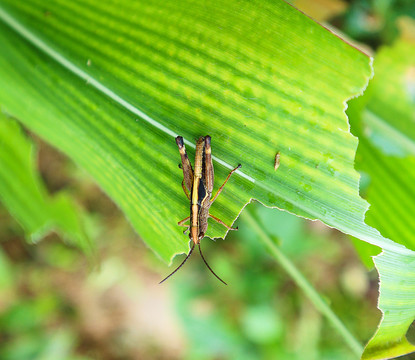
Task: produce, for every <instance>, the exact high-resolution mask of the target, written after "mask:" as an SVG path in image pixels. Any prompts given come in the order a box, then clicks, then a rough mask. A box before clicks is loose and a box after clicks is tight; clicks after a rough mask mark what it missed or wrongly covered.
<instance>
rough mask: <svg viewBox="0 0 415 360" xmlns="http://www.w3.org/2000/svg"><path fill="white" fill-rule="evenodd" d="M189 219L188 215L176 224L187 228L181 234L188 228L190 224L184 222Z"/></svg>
mask: <svg viewBox="0 0 415 360" xmlns="http://www.w3.org/2000/svg"><path fill="white" fill-rule="evenodd" d="M189 219H190V216H188V217H187V218H184V219H183V220H180V221H179V222H178V223H177V225H179V226H185V227H186V228H187V229H186V230H185V231H183V234H186V233H187V232H188V231H189V229H190V225H186V224H185V222H186V221H188V220H189Z"/></svg>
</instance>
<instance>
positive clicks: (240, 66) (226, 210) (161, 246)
mask: <svg viewBox="0 0 415 360" xmlns="http://www.w3.org/2000/svg"><path fill="white" fill-rule="evenodd" d="M0 6H1V10H0V17H1V19H2V21H3V22H4V25H2V31H1V36H2V43H3V44H4V49H3V55H2V57H1V58H0V62H1V63H0V65H1V66H0V69H1V70H0V71H1V79H2V87H1V89H0V99H1V104H2V106H3V108H4V109H5V110H6V111H8V112H9V113H11V114H13V115H15V116H16V117H18V118H19V119H20V120H21V121H22V122H23V123H24V124H25V125H26V126H27V127H29V128H30V129H31V130H32V131H34V132H36V133H37V134H39V135H40V136H42V137H43V138H45V139H46V140H47V141H49V142H51V143H52V144H54V145H55V146H57V147H59V148H60V149H61V150H62V151H63V152H65V153H66V154H68V155H69V156H70V157H71V158H72V159H74V160H75V162H76V163H78V164H79V165H80V166H82V167H84V168H85V169H86V170H87V171H88V172H89V173H91V174H92V176H93V177H94V178H95V179H96V181H97V182H98V183H99V184H100V185H101V186H102V188H103V189H104V190H105V191H106V192H107V193H108V194H109V195H110V196H111V197H112V198H113V199H114V201H115V202H116V203H117V204H118V205H119V206H120V208H121V209H122V210H123V211H124V213H125V214H126V215H127V216H128V218H129V219H130V221H131V223H132V224H133V226H134V227H135V229H136V230H137V232H138V233H139V234H140V236H141V237H142V238H143V240H144V241H145V242H146V243H147V244H148V245H149V246H150V247H151V248H152V249H153V250H154V251H155V252H156V253H158V254H159V255H160V256H161V257H162V258H163V259H164V260H170V259H171V258H172V256H174V255H175V254H177V253H180V252H187V249H188V245H187V241H188V240H187V238H186V237H185V236H183V234H182V229H181V228H179V227H178V226H177V221H179V220H181V218H184V217H186V215H187V213H188V204H187V201H186V198H185V196H184V194H182V191H181V186H180V183H181V180H182V175H181V172H180V170H179V169H178V168H177V164H178V162H179V155H178V151H177V147H176V144H175V142H174V139H173V136H175V135H176V134H180V135H183V136H184V138H185V139H186V140H187V142H186V144H187V145H189V146H188V147H190V149H189V155H190V157H192V156H193V154H194V152H193V150H192V147H194V139H195V138H197V137H198V136H200V135H205V134H210V135H211V136H212V148H213V154H214V155H215V166H216V168H215V170H216V175H217V176H216V179H217V183H218V184H219V183H221V182H222V181H223V180H224V178H225V176H226V174H227V172H228V169H230V168H232V167H233V166H235V165H237V164H238V163H242V165H243V168H242V171H240V172H238V175H236V176H234V178H233V179H231V181H230V182H229V184H228V185H227V187H226V188H225V191H224V192H223V194H221V196H220V197H219V198H218V201H217V203H215V204H214V205H213V207H212V213H213V214H216V215H217V216H219V217H221V218H222V220H224V221H225V222H226V223H229V224H230V223H232V221H233V220H234V219H235V217H236V216H237V214H238V213H239V212H240V210H241V208H242V207H243V206H244V205H245V204H246V203H247V202H248V201H249V200H250V199H251V198H256V199H259V200H260V201H261V202H262V203H264V204H266V205H269V206H278V207H279V208H281V209H285V210H288V211H290V212H293V213H296V214H298V215H301V216H305V217H308V218H312V219H317V218H318V219H321V220H322V221H324V222H325V223H327V224H329V225H330V226H333V227H337V228H339V229H341V230H342V231H345V232H348V233H353V234H355V235H356V236H358V237H360V238H362V239H365V240H367V241H371V242H374V243H377V244H382V243H383V242H384V241H385V240H383V239H382V238H381V237H380V236H379V234H378V233H377V232H376V231H375V230H374V229H371V228H369V227H368V226H366V225H364V223H363V217H364V212H365V210H366V207H367V204H366V203H365V202H364V201H363V200H362V199H361V198H359V196H358V180H359V177H358V174H357V173H356V172H355V171H354V169H353V157H354V152H355V149H356V146H357V140H356V138H354V137H353V136H352V135H351V134H350V133H349V132H348V124H347V119H346V117H345V114H344V112H343V109H344V107H345V105H344V104H345V100H346V99H348V98H350V97H351V96H354V95H357V94H359V93H360V92H361V91H362V88H363V87H364V86H365V84H366V82H367V80H368V77H369V76H370V72H371V69H370V62H369V59H368V57H366V56H365V55H364V54H362V53H360V52H359V51H357V50H356V49H355V48H353V47H351V46H349V45H348V44H347V43H345V42H343V41H342V40H340V39H339V38H338V37H336V36H334V35H332V34H331V33H330V32H328V31H327V30H326V29H324V28H323V27H321V26H320V25H318V24H316V23H315V22H313V21H312V20H310V19H309V18H307V17H305V16H304V15H303V14H301V13H299V12H298V11H296V10H295V9H294V8H292V7H291V6H289V5H287V4H286V3H284V2H277V3H275V4H271V3H266V2H259V1H257V2H243V3H241V2H232V1H231V2H229V1H219V0H218V1H212V2H208V3H206V4H205V3H204V4H203V5H201V4H199V3H197V2H193V1H189V3H188V4H187V5H186V4H183V3H181V4H180V5H179V4H177V3H175V2H167V3H166V2H161V1H154V2H150V3H148V2H145V3H144V2H143V3H141V2H134V3H131V2H127V1H125V2H121V3H120V2H114V3H113V2H105V3H101V2H99V3H96V2H93V1H82V2H71V3H67V2H63V1H51V2H48V5H47V7H45V6H44V5H43V2H41V1H36V0H31V1H25V2H18V3H16V2H14V1H6V0H3V1H1V2H0ZM211 14H215V16H212V15H211ZM12 64H13V65H12ZM22 94H24V98H25V101H26V103H28V104H30V106H21V100H20V99H21V98H22ZM277 151H279V152H280V154H281V165H280V167H279V169H278V171H275V170H274V158H275V154H276V152H277ZM217 186H218V185H217ZM224 234H225V230H224V228H222V227H220V226H219V225H218V224H215V223H212V224H211V225H210V227H209V232H208V235H209V236H211V237H219V236H223V235H224ZM389 245H390V246H391V247H393V246H394V245H393V244H392V243H389ZM404 251H405V250H404Z"/></svg>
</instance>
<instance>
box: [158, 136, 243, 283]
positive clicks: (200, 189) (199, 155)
mask: <svg viewBox="0 0 415 360" xmlns="http://www.w3.org/2000/svg"><path fill="white" fill-rule="evenodd" d="M176 143H177V146H178V147H179V151H180V157H181V160H182V164H181V165H182V166H181V168H182V170H183V177H184V178H183V181H182V188H183V191H184V193H185V194H186V196H187V198H188V199H189V200H190V216H188V217H186V218H184V219H183V220H181V221H179V222H178V225H179V226H185V227H187V229H186V230H185V231H184V233H186V232H187V231H189V230H190V233H189V238H190V240H192V241H193V245H192V248H191V249H190V252H189V254H188V255H187V256H186V258H185V259H184V260H183V262H182V263H181V264H180V265H179V266H178V267H177V268H176V270H174V271H173V272H172V273H171V274H170V275H169V276H167V277H166V278H164V279H163V280H162V281H160V284H161V283H162V282H163V281H165V280H167V279H168V278H169V277H170V276H172V275H173V274H174V273H175V272H176V271H177V270H179V269H180V268H181V267H182V266H183V265H184V263H185V262H186V261H187V259H189V257H190V255H191V254H192V252H193V249H194V248H195V245H198V247H199V252H200V256H201V257H202V259H203V262H204V263H205V264H206V266H207V267H208V269H209V270H210V271H211V273H212V274H213V275H215V276H216V277H217V278H218V279H219V280H220V281H222V282H223V283H224V284H225V285H227V284H226V283H225V282H224V281H223V280H222V279H221V278H220V277H219V276H218V275H216V274H215V272H214V271H213V270H212V269H211V268H210V266H209V265H208V263H207V262H206V260H205V258H204V257H203V254H202V249H201V248H200V240H202V239H203V238H204V236H205V233H206V230H207V228H208V218H212V219H213V220H215V221H216V222H218V223H219V224H221V225H223V226H225V227H226V228H227V229H228V230H237V229H238V228H236V229H234V228H232V227H230V226H228V225H226V224H225V223H224V222H223V221H222V220H220V219H219V218H217V217H216V216H213V215H212V214H209V208H210V207H211V205H212V204H213V202H214V201H215V200H216V198H217V197H218V195H219V194H220V193H221V192H222V190H223V187H224V186H225V184H226V183H227V182H228V180H229V178H230V177H231V175H232V174H233V173H234V172H235V171H236V170H237V169H239V168H240V167H241V166H242V165H240V164H239V165H238V166H237V167H236V168H235V169H233V170H232V171H231V172H230V173H229V175H228V177H227V178H226V180H225V182H224V183H223V185H222V186H221V187H220V188H219V190H218V191H217V193H216V195H215V196H214V197H213V199H212V200H211V199H210V198H211V197H212V191H213V164H212V149H211V147H210V136H209V135H207V136H204V137H203V136H202V137H200V138H199V140H198V141H197V143H196V154H195V164H194V165H195V169H194V171H193V168H192V164H191V163H190V160H189V157H188V156H187V152H186V147H185V146H184V143H183V138H182V137H181V136H178V137H176ZM188 220H190V225H186V224H185V222H186V221H188Z"/></svg>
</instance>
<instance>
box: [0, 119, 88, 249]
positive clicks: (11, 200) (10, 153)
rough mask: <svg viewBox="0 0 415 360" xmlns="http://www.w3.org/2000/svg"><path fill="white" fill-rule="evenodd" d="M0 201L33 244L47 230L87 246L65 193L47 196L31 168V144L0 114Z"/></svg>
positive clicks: (19, 130) (17, 128)
mask: <svg viewBox="0 0 415 360" xmlns="http://www.w3.org/2000/svg"><path fill="white" fill-rule="evenodd" d="M0 202H1V203H2V204H3V205H4V206H5V207H6V208H7V209H8V210H9V212H10V213H11V214H12V215H13V216H14V217H15V218H16V220H17V221H18V222H19V223H20V224H21V225H22V227H23V229H24V231H25V234H26V237H27V238H28V239H29V240H30V241H32V242H36V241H38V240H39V239H41V238H42V237H43V236H44V235H45V234H47V233H48V232H50V231H51V230H55V231H57V232H59V233H60V234H61V236H62V237H63V238H64V239H65V240H68V241H70V242H72V243H73V244H76V245H78V246H80V247H81V248H83V249H86V250H87V249H90V246H91V243H90V240H89V238H88V236H87V234H86V233H85V230H84V227H83V224H82V220H81V217H80V211H79V209H77V207H76V206H75V205H74V204H73V203H72V200H71V199H70V197H69V196H67V194H64V193H58V194H56V195H55V196H54V197H51V196H49V195H48V194H47V191H46V189H45V186H44V184H43V183H42V181H41V180H40V178H39V174H38V173H37V171H36V169H35V154H34V151H33V146H32V143H31V142H30V141H29V140H28V139H27V138H26V136H25V135H24V134H23V133H22V131H21V128H20V125H19V124H17V122H16V121H14V120H11V119H7V118H6V117H5V116H4V115H3V114H0Z"/></svg>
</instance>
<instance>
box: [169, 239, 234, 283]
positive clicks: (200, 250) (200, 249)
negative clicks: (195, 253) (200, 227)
mask: <svg viewBox="0 0 415 360" xmlns="http://www.w3.org/2000/svg"><path fill="white" fill-rule="evenodd" d="M198 245H199V252H200V256H201V257H202V259H203V262H204V263H205V264H206V266H207V267H208V269H209V270H210V272H211V273H212V274H213V275H215V276H216V278H217V279H218V280H219V281H221V282H223V283H224V284H225V285H228V284H227V283H226V282H224V281H223V280H222V279H221V278H220V277H219V276H218V275H216V274H215V272H214V271H213V270H212V269H211V267H210V266H209V264H208V263H207V261H206V260H205V258H204V257H203V254H202V248H201V247H200V243H199V244H198ZM193 247H194V245H193ZM192 250H193V248H192ZM180 266H181V265H180ZM180 266H179V267H180ZM176 271H177V270H176ZM176 271H175V272H176ZM169 276H170V275H169ZM163 281H164V280H163Z"/></svg>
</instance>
